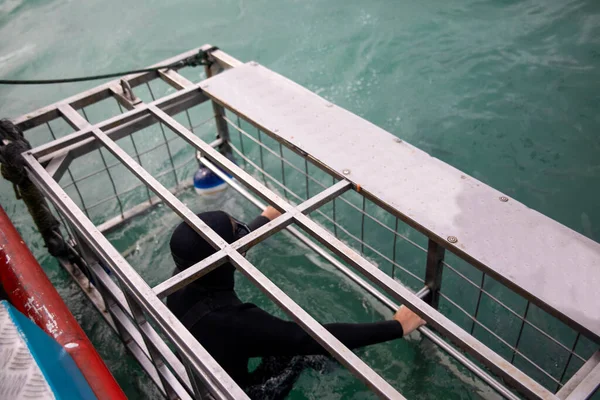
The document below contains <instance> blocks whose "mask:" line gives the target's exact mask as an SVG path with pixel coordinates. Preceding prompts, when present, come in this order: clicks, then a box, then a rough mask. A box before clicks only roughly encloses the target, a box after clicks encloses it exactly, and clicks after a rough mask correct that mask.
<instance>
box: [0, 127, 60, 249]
mask: <svg viewBox="0 0 600 400" xmlns="http://www.w3.org/2000/svg"><path fill="white" fill-rule="evenodd" d="M30 149H31V145H30V144H29V142H28V141H27V139H25V136H24V135H23V131H21V130H20V129H19V128H18V127H17V126H15V125H14V124H13V123H12V122H10V121H9V120H6V119H2V120H0V164H1V165H0V172H1V173H2V176H3V177H4V179H6V180H8V181H10V182H11V183H12V184H13V188H14V190H15V195H16V196H17V199H21V200H23V202H24V203H25V205H26V206H27V209H28V210H29V214H31V217H32V218H33V222H35V225H36V226H37V228H38V231H39V232H40V234H41V235H42V238H43V239H44V243H45V244H46V247H47V248H48V252H49V253H50V254H52V255H53V256H60V255H63V254H65V250H66V249H65V243H64V240H63V239H62V235H61V234H60V228H59V226H60V223H59V222H58V220H57V219H56V218H55V217H54V215H52V212H51V211H50V208H49V207H48V204H47V203H46V199H45V198H44V195H43V194H42V193H41V192H40V191H39V189H38V188H37V187H36V186H35V185H34V184H33V182H31V180H29V177H28V176H27V171H26V169H25V160H24V159H23V156H22V153H23V152H25V151H27V150H30Z"/></svg>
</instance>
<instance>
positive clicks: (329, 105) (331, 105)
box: [325, 103, 333, 107]
mask: <svg viewBox="0 0 600 400" xmlns="http://www.w3.org/2000/svg"><path fill="white" fill-rule="evenodd" d="M325 107H333V104H331V103H327V104H325Z"/></svg>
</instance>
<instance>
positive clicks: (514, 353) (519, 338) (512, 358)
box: [510, 301, 573, 364]
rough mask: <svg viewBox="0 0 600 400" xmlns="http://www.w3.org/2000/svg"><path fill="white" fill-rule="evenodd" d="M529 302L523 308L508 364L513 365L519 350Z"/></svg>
mask: <svg viewBox="0 0 600 400" xmlns="http://www.w3.org/2000/svg"><path fill="white" fill-rule="evenodd" d="M530 304H531V302H529V301H528V302H527V305H526V306H525V312H524V313H523V319H522V320H521V327H520V328H519V336H517V342H516V343H515V348H514V349H513V352H512V356H511V357H510V363H511V364H514V363H515V356H516V355H517V350H518V349H519V343H521V336H522V335H523V328H524V327H525V320H526V319H527V313H529V305H530ZM571 354H573V353H571Z"/></svg>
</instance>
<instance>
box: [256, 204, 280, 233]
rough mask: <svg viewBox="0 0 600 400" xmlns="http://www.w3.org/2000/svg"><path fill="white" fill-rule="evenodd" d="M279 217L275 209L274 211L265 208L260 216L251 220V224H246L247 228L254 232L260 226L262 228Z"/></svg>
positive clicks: (272, 208) (270, 208)
mask: <svg viewBox="0 0 600 400" xmlns="http://www.w3.org/2000/svg"><path fill="white" fill-rule="evenodd" d="M280 215H281V213H280V212H279V211H277V209H275V208H274V207H271V206H268V207H267V208H265V209H264V210H263V212H262V214H260V215H259V216H258V217H256V218H254V219H253V220H252V222H250V223H249V224H248V228H250V231H255V230H257V229H258V228H260V227H261V226H263V225H264V224H266V223H268V222H269V221H272V220H274V219H275V218H277V217H279V216H280Z"/></svg>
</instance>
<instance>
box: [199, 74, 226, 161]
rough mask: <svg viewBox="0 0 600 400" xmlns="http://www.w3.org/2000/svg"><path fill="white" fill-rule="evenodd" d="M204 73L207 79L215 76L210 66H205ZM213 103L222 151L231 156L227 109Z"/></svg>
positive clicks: (212, 101)
mask: <svg viewBox="0 0 600 400" xmlns="http://www.w3.org/2000/svg"><path fill="white" fill-rule="evenodd" d="M204 73H205V74H206V78H210V77H212V76H213V75H214V74H213V70H212V68H211V66H210V65H208V64H207V65H205V66H204ZM211 103H212V108H213V113H214V115H215V124H216V125H217V135H218V137H219V138H221V139H223V144H222V145H221V147H220V151H221V153H223V154H231V146H230V144H229V141H230V137H229V126H227V122H226V121H225V119H224V118H223V117H224V116H225V109H224V108H223V106H221V105H219V104H218V103H217V102H216V101H214V100H211Z"/></svg>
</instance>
